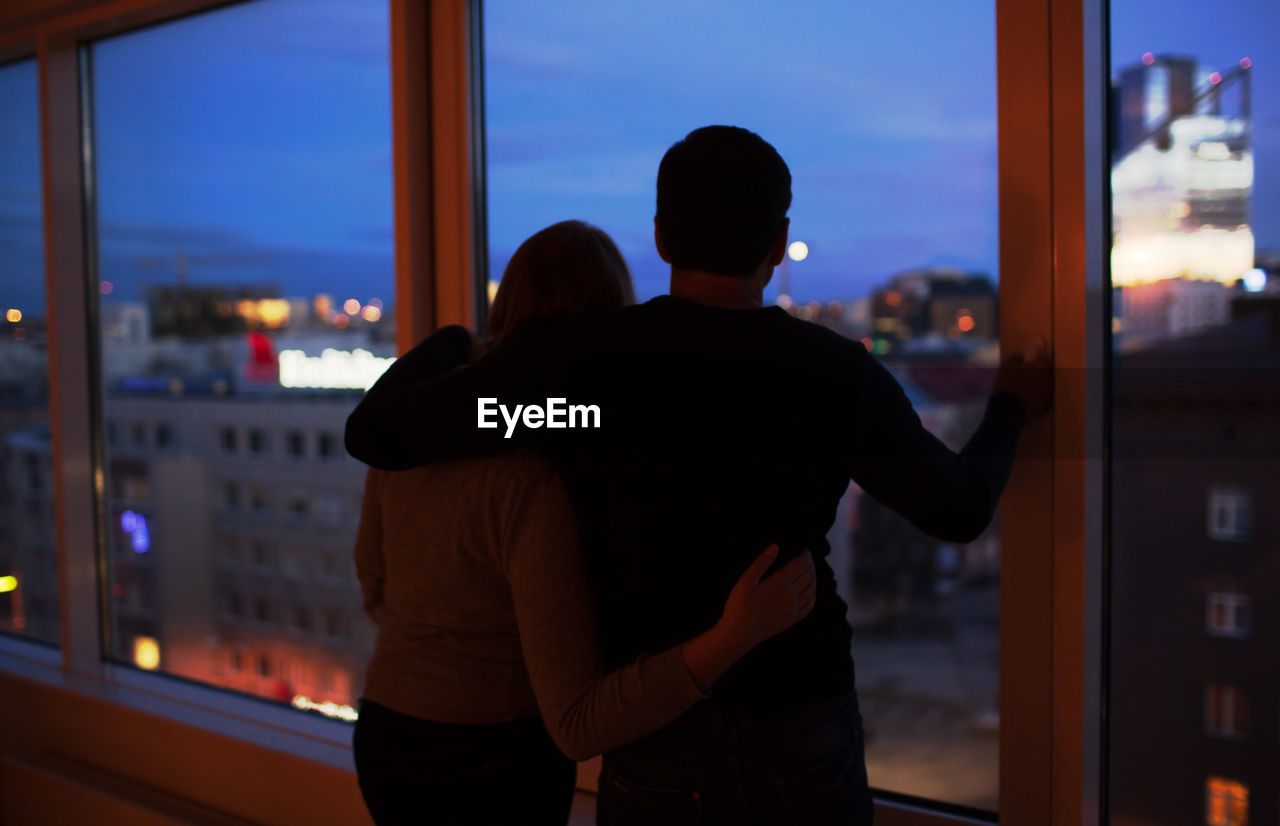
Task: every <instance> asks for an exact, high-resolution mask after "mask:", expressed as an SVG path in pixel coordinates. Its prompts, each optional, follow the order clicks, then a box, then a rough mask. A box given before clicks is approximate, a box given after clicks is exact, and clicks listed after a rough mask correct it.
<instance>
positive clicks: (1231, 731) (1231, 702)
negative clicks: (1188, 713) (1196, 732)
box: [1204, 683, 1249, 738]
mask: <svg viewBox="0 0 1280 826" xmlns="http://www.w3.org/2000/svg"><path fill="white" fill-rule="evenodd" d="M1248 728H1249V706H1248V700H1247V698H1246V697H1245V694H1244V692H1243V691H1242V690H1240V688H1239V687H1237V686H1233V685H1224V684H1222V683H1210V684H1209V687H1208V688H1206V689H1205V692H1204V730H1205V733H1206V734H1209V735H1211V736H1214V737H1227V738H1237V737H1242V736H1244V735H1245V734H1247V733H1248Z"/></svg>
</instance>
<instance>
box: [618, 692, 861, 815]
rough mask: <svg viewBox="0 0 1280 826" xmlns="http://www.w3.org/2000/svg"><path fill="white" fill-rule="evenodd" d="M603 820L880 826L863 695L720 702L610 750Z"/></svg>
mask: <svg viewBox="0 0 1280 826" xmlns="http://www.w3.org/2000/svg"><path fill="white" fill-rule="evenodd" d="M597 812H598V814H597V818H598V820H597V823H599V824H600V826H631V825H632V824H635V826H639V824H646V823H654V824H658V823H661V824H664V826H677V825H678V824H699V826H711V824H717V826H719V824H735V826H736V824H788V826H790V824H795V826H824V824H839V826H870V824H871V822H872V818H873V816H874V808H873V805H872V800H871V793H870V791H869V789H868V787H867V769H866V764H865V763H864V760H863V742H862V715H861V714H860V713H859V711H858V700H857V696H856V695H855V694H854V693H853V692H852V691H850V692H849V693H848V694H847V695H844V696H841V697H839V698H835V699H831V700H826V701H821V702H813V703H810V704H808V705H805V706H801V707H795V706H792V707H789V708H786V709H780V710H778V711H776V712H768V713H760V712H755V713H747V712H745V711H742V710H735V709H732V708H726V707H722V706H720V705H717V704H716V703H715V702H713V701H708V702H704V703H699V704H698V705H697V706H695V707H694V708H693V709H692V710H690V711H689V712H688V713H687V714H685V715H684V716H682V717H681V718H679V719H678V720H677V721H676V722H675V723H673V724H672V725H670V726H668V727H667V728H665V729H663V730H662V731H659V732H658V733H657V734H654V735H650V736H649V737H646V738H644V739H643V740H640V741H638V742H636V743H633V744H632V745H630V746H627V747H624V748H622V749H619V750H617V751H614V752H610V753H608V754H606V755H605V758H604V767H603V769H602V770H601V772H600V798H599V803H598V809H597Z"/></svg>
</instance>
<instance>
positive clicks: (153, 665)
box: [133, 637, 160, 671]
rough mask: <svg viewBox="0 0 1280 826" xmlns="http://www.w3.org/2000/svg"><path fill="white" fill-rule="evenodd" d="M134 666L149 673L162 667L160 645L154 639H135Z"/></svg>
mask: <svg viewBox="0 0 1280 826" xmlns="http://www.w3.org/2000/svg"><path fill="white" fill-rule="evenodd" d="M133 664H134V665H136V666H138V668H144V669H146V670H147V671H155V670H156V669H157V668H159V667H160V643H158V642H156V641H155V639H154V638H153V637H134V638H133Z"/></svg>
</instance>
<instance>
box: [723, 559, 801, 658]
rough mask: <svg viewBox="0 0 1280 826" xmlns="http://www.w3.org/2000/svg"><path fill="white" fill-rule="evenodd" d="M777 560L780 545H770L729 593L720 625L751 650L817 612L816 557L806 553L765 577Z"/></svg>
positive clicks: (730, 635) (731, 636)
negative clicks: (814, 558) (815, 600)
mask: <svg viewBox="0 0 1280 826" xmlns="http://www.w3.org/2000/svg"><path fill="white" fill-rule="evenodd" d="M777 558H778V546H777V545H770V546H769V547H768V548H766V549H765V551H764V553H762V554H760V556H758V557H756V559H755V562H752V563H751V567H749V568H747V570H746V572H745V573H744V574H743V575H742V576H741V577H739V578H738V584H737V585H734V586H733V590H732V591H730V592H729V598H728V599H727V600H725V603H724V613H723V614H721V615H720V622H719V623H717V625H718V626H719V625H722V626H724V631H725V633H726V634H727V635H729V637H730V638H734V639H738V640H740V641H741V643H742V644H743V645H745V646H746V650H748V651H749V650H751V649H752V648H755V647H756V646H757V645H759V644H760V643H762V642H764V641H765V640H767V639H769V638H770V637H773V636H776V635H777V634H781V633H782V632H783V631H786V630H787V629H788V628H790V627H791V626H793V625H795V624H796V623H797V622H799V621H800V620H802V619H804V618H805V617H807V616H809V612H810V611H812V610H813V601H814V598H815V596H816V594H817V574H816V572H815V571H814V568H813V554H811V553H810V552H809V551H805V552H804V553H802V554H800V555H799V556H797V557H796V558H795V559H793V560H791V561H790V562H788V563H787V564H786V565H783V566H782V567H781V568H779V569H778V570H777V571H774V573H773V574H772V575H770V576H769V577H768V578H765V575H764V574H765V571H767V570H769V566H770V565H772V564H773V561H774V560H775V559H777Z"/></svg>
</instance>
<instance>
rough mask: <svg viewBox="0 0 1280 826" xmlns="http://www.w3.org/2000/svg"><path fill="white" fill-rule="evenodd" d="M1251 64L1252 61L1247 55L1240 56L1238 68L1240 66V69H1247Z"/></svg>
mask: <svg viewBox="0 0 1280 826" xmlns="http://www.w3.org/2000/svg"><path fill="white" fill-rule="evenodd" d="M1251 66H1253V61H1252V60H1250V59H1249V58H1247V57H1242V58H1240V68H1241V69H1248V68H1250V67H1251Z"/></svg>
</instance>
